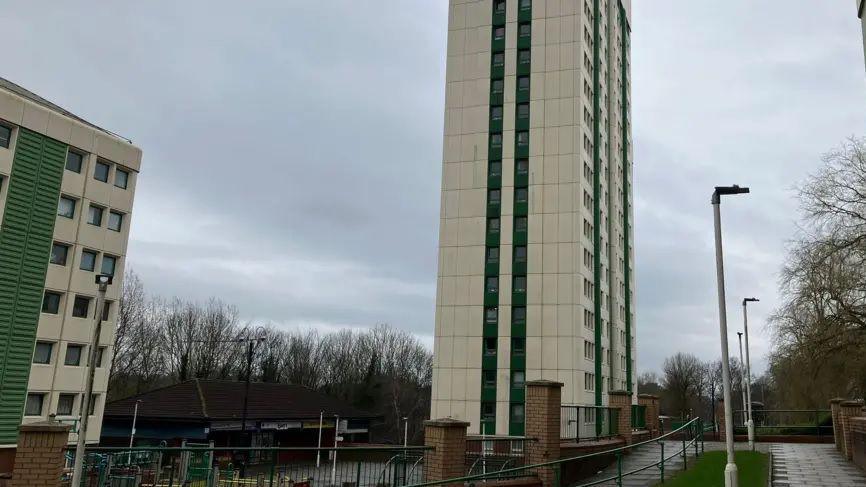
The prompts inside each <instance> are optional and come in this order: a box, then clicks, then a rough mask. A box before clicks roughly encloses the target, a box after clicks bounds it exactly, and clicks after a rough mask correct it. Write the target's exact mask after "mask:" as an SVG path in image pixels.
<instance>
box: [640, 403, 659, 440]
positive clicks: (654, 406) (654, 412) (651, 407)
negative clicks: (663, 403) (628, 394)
mask: <svg viewBox="0 0 866 487" xmlns="http://www.w3.org/2000/svg"><path fill="white" fill-rule="evenodd" d="M637 403H638V404H640V405H641V406H646V429H647V431H649V433H650V436H651V437H653V438H655V437H656V436H658V435H659V397H658V396H654V395H652V394H640V395H638V396H637Z"/></svg>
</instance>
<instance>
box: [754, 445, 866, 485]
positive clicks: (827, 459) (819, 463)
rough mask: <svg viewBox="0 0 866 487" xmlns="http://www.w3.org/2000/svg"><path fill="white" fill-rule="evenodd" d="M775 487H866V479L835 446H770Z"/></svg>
mask: <svg viewBox="0 0 866 487" xmlns="http://www.w3.org/2000/svg"><path fill="white" fill-rule="evenodd" d="M770 452H771V453H772V454H773V487H851V486H857V485H862V486H866V475H864V474H863V472H862V471H860V470H859V469H858V468H857V467H856V466H855V465H854V464H853V463H851V462H849V461H846V460H845V458H844V457H843V456H842V455H841V454H840V453H839V452H837V451H836V447H835V445H797V444H791V443H784V444H783V443H779V444H774V445H771V446H770Z"/></svg>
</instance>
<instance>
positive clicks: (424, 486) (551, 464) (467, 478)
mask: <svg viewBox="0 0 866 487" xmlns="http://www.w3.org/2000/svg"><path fill="white" fill-rule="evenodd" d="M698 421H700V418H694V419H692V420H691V421H689V422H688V423H686V424H684V425H682V426H680V427H679V428H677V429H675V430H673V431H671V432H669V433H665V434H664V435H662V436H659V437H658V438H653V439H650V440H645V441H641V442H639V443H634V444H632V445H626V446H622V447H619V448H614V449H612V450H605V451H600V452H595V453H588V454H586V455H578V456H576V457H570V458H561V459H559V460H551V461H549V462H544V463H537V464H535V465H525V466H523V467H516V468H511V469H508V470H502V471H499V472H497V475H502V474H511V473H517V472H523V471H525V470H529V469H533V468H539V467H554V466H559V465H561V464H563V463H566V462H573V461H575V460H585V459H587V458H595V457H599V456H602V455H610V454H611V453H617V454H621V453H622V452H625V451H626V450H629V449H631V448H637V447H639V446H643V445H646V444H649V443H653V442H656V443H658V442H659V441H661V440H663V439H665V438H667V437H669V436H672V435H674V434H676V433H679V432H680V431H683V430H684V429H686V428H687V427H688V428H691V427H692V425H694V424H697V422H698ZM694 441H696V440H695V439H693V440H692V441H691V442H689V445H691V444H693V443H694ZM488 476H490V474H477V475H467V476H464V477H458V478H454V479H445V480H436V481H433V482H424V483H420V484H412V485H411V486H407V487H431V486H434V485H443V484H454V483H462V482H466V481H470V480H483V479H485V478H487V477H488ZM614 478H616V477H614ZM608 481H610V479H607V480H605V482H608ZM590 485H594V484H590Z"/></svg>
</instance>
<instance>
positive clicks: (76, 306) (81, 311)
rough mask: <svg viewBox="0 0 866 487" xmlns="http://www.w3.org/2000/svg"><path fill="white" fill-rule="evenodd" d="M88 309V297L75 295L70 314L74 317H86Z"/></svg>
mask: <svg viewBox="0 0 866 487" xmlns="http://www.w3.org/2000/svg"><path fill="white" fill-rule="evenodd" d="M88 311H90V298H88V297H86V296H75V301H73V303H72V316H73V317H75V318H87V312H88Z"/></svg>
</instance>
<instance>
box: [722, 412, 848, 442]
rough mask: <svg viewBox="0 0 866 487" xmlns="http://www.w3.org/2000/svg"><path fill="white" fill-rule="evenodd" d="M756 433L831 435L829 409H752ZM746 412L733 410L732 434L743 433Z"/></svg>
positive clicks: (745, 432) (744, 430) (831, 421)
mask: <svg viewBox="0 0 866 487" xmlns="http://www.w3.org/2000/svg"><path fill="white" fill-rule="evenodd" d="M752 419H753V420H754V422H755V434H756V435H777V436H817V437H819V438H820V437H823V436H833V416H832V414H831V413H830V410H829V409H752ZM745 422H746V412H745V411H742V410H738V411H734V434H737V435H745V434H748V432H747V431H746V426H745Z"/></svg>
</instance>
